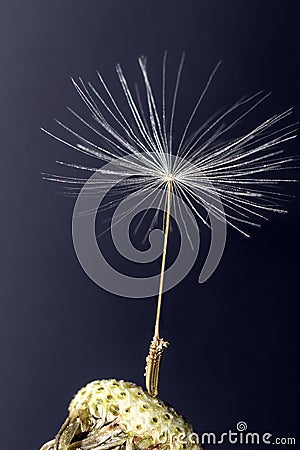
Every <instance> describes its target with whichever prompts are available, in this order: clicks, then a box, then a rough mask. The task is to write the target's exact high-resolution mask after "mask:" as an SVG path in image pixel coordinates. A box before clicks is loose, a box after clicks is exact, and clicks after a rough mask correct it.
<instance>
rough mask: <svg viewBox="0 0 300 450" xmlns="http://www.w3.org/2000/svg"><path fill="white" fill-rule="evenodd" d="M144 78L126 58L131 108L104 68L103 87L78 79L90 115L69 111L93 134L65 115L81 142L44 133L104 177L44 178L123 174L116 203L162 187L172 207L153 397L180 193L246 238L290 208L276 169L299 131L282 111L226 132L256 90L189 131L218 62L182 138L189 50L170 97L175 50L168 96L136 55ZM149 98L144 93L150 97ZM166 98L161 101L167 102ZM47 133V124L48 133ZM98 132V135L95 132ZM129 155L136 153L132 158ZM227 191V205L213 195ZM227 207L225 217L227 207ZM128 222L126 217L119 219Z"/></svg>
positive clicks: (287, 163)
mask: <svg viewBox="0 0 300 450" xmlns="http://www.w3.org/2000/svg"><path fill="white" fill-rule="evenodd" d="M138 63H139V67H140V71H141V74H142V78H143V83H144V84H143V90H140V89H139V88H137V87H136V88H135V90H133V89H132V88H131V87H130V86H129V83H128V81H127V79H126V77H125V75H124V73H123V70H122V68H121V66H120V65H117V66H116V72H117V76H118V79H119V82H120V85H121V88H122V91H123V94H124V98H125V100H126V105H127V111H126V112H123V110H122V108H121V106H119V102H118V101H117V100H116V98H115V96H114V94H113V93H112V92H111V90H110V89H109V87H108V85H107V84H106V82H105V81H104V79H103V77H102V76H101V75H100V74H99V73H98V79H99V85H100V86H99V88H98V87H97V88H96V87H94V85H93V84H91V83H84V82H83V81H82V80H81V79H79V80H78V81H75V80H72V82H73V85H74V87H75V89H76V91H77V92H78V94H79V96H80V97H81V99H82V101H83V102H84V104H85V106H86V108H87V110H88V112H89V114H90V115H91V118H92V120H90V118H85V117H84V116H82V115H80V114H78V113H77V112H75V111H74V110H73V109H71V108H69V111H70V113H71V114H72V115H73V116H74V117H75V118H76V120H78V121H79V122H80V124H81V125H82V126H84V127H86V130H87V131H88V134H87V135H83V134H79V133H77V132H76V131H75V129H73V128H71V127H69V126H66V125H64V124H62V123H61V122H59V121H58V124H59V125H60V126H61V127H63V129H64V130H65V131H67V132H68V133H69V134H70V135H71V136H72V138H74V139H75V141H76V142H74V143H73V141H72V140H71V141H69V140H64V139H62V138H60V137H57V136H55V135H54V134H52V133H50V132H48V131H46V133H48V134H49V135H50V136H52V137H54V138H55V139H57V140H58V141H60V142H63V143H65V144H66V145H68V146H70V147H72V148H74V149H76V150H77V151H79V152H82V153H84V154H86V155H88V156H91V157H93V158H95V159H96V162H97V163H98V164H99V167H98V164H95V165H96V167H89V166H81V165H78V164H72V163H63V162H61V163H60V164H63V165H65V166H68V167H71V168H74V169H78V170H80V171H83V172H84V171H88V172H91V171H92V172H98V173H99V174H102V175H103V178H102V179H101V181H97V182H95V181H93V180H89V179H88V178H85V177H84V176H82V177H78V178H77V177H60V176H58V175H45V178H46V179H48V180H53V181H59V182H62V183H66V184H67V185H68V186H69V189H68V192H69V193H70V194H73V193H76V188H78V187H79V189H80V187H81V186H82V185H85V187H87V188H88V189H89V192H90V193H91V194H92V193H97V192H99V191H101V190H104V191H105V192H107V191H109V189H110V187H112V186H114V184H115V180H116V177H119V176H121V178H122V180H123V181H122V182H121V183H120V184H119V185H118V186H117V189H116V192H117V194H118V196H117V198H116V199H115V200H113V201H111V202H110V204H109V206H112V205H115V204H116V203H117V202H119V201H120V200H122V198H126V196H128V195H129V194H131V193H133V192H135V193H143V194H144V195H146V196H147V195H150V194H151V193H153V192H154V193H155V195H156V197H158V198H159V201H160V204H165V205H166V208H165V211H166V214H165V222H164V246H163V252H162V264H161V276H160V285H159V290H158V307H157V315H156V322H155V332H154V336H153V340H152V343H151V346H150V352H149V355H148V358H147V366H146V384H147V388H148V391H149V393H150V394H151V395H153V396H156V395H157V392H158V374H159V365H160V360H161V355H162V352H163V349H164V348H165V347H166V345H167V343H166V342H165V341H164V340H163V339H162V338H160V333H159V322H160V311H161V301H162V292H163V282H164V272H165V262H166V253H167V244H168V236H169V225H170V208H171V203H172V202H173V204H174V209H175V211H176V213H177V214H180V215H181V214H182V209H181V206H180V203H179V201H178V199H182V200H183V201H184V202H185V203H186V204H187V206H188V207H189V208H190V209H191V211H192V212H193V213H194V214H195V215H196V216H197V217H198V219H199V220H200V221H201V222H202V223H203V224H205V225H207V226H210V223H209V221H208V219H207V210H210V211H211V214H212V215H214V216H215V217H216V218H218V219H220V220H225V221H226V223H227V224H228V225H230V226H231V227H232V228H234V229H236V230H237V231H238V232H240V233H241V234H242V235H244V236H249V233H248V231H247V228H246V229H245V227H247V226H248V225H252V226H259V224H260V221H261V220H262V219H268V215H269V213H271V212H274V213H285V212H286V207H285V204H286V201H287V200H288V199H289V196H288V195H286V194H283V193H281V192H278V190H276V189H275V187H276V186H277V185H278V184H279V183H280V182H287V181H289V182H291V181H295V180H291V179H288V178H280V177H277V176H274V175H273V174H274V173H277V172H278V171H282V170H283V169H289V168H292V167H293V164H294V160H295V158H293V157H290V156H285V155H284V153H283V149H282V145H283V144H285V143H286V142H287V141H290V140H292V139H294V138H295V137H296V133H295V125H294V124H284V123H285V120H286V119H287V118H289V116H290V115H291V113H292V109H288V110H286V111H284V112H282V113H280V114H274V115H273V116H272V117H270V118H268V119H267V120H265V121H264V122H262V123H261V124H259V125H257V126H255V127H252V128H250V129H249V130H248V131H246V132H245V133H244V134H242V135H239V136H237V137H235V138H226V135H228V132H229V131H231V130H232V129H233V128H234V127H235V126H236V125H237V124H239V123H240V122H241V121H242V119H244V118H246V117H247V116H248V114H250V113H251V112H253V110H254V109H255V108H257V107H258V106H259V105H260V104H261V103H262V102H263V101H265V100H266V98H267V97H268V95H265V94H263V92H258V93H257V94H255V95H253V96H251V97H243V98H241V99H239V100H238V101H237V102H235V103H234V104H233V105H232V106H230V107H229V108H228V109H227V110H225V111H223V112H220V113H218V114H216V115H214V116H213V117H212V118H210V119H208V120H207V121H206V122H205V123H204V124H203V125H202V126H201V127H199V128H198V129H196V131H193V132H192V131H191V128H192V125H193V123H194V122H195V121H196V116H197V112H198V110H199V108H200V106H201V104H202V102H203V99H204V98H205V96H206V95H207V93H208V90H209V87H210V85H211V83H212V81H213V79H214V76H215V74H216V71H217V70H218V68H219V65H220V63H219V64H217V66H216V67H215V69H214V70H213V72H212V73H211V75H210V76H209V78H208V80H207V83H206V84H205V86H204V89H203V90H202V92H201V93H200V95H199V97H198V98H197V99H196V102H195V106H194V108H193V109H192V111H191V114H190V116H189V117H187V120H186V124H185V126H183V127H182V129H183V131H182V134H181V137H180V139H179V144H178V145H176V144H175V140H174V127H175V125H174V123H175V115H176V103H177V99H178V96H179V95H180V79H181V74H182V71H183V65H184V55H183V57H182V58H181V60H180V63H179V67H178V71H177V76H176V79H175V84H174V89H173V94H172V97H171V101H170V102H169V101H168V99H167V95H166V92H167V80H166V67H167V53H165V54H164V58H163V64H162V93H161V95H160V96H159V98H158V97H157V96H156V95H155V94H154V92H153V88H152V85H151V82H150V79H149V76H148V71H147V60H146V58H145V57H141V58H139V60H138ZM143 99H144V100H143ZM159 103H161V107H159V106H158V105H159ZM44 131H45V130H44ZM90 134H92V135H94V139H91V138H88V137H87V136H88V135H90ZM128 156H130V159H128V158H125V157H128ZM106 162H112V163H114V164H115V167H116V168H117V169H116V170H113V171H108V170H107V169H106V168H105V166H104V167H103V166H102V165H103V163H106ZM216 198H219V199H220V200H221V202H222V208H221V207H220V206H218V204H217V203H216V202H215V200H216ZM223 207H224V210H225V215H224V211H223ZM120 220H122V217H121V218H120Z"/></svg>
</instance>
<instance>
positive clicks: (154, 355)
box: [145, 180, 172, 397]
mask: <svg viewBox="0 0 300 450" xmlns="http://www.w3.org/2000/svg"><path fill="white" fill-rule="evenodd" d="M171 192H172V180H169V181H168V190H167V209H166V216H165V230H164V245H163V252H162V261H161V271H160V279H159V290H158V300H157V309H156V319H155V329H154V335H153V338H152V341H151V343H150V347H149V353H148V356H147V358H146V370H145V377H146V387H147V390H148V392H149V394H150V395H152V396H153V397H156V396H157V394H158V379H159V371H160V363H161V358H162V354H163V351H164V349H165V348H166V347H167V346H168V342H166V341H164V339H162V338H160V337H159V324H160V313H161V304H162V293H163V287H164V275H165V266H166V256H167V246H168V236H169V228H170V212H171Z"/></svg>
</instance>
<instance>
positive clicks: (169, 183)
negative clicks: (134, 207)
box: [153, 181, 172, 338]
mask: <svg viewBox="0 0 300 450" xmlns="http://www.w3.org/2000/svg"><path fill="white" fill-rule="evenodd" d="M171 192H172V181H168V193H167V210H166V216H165V220H166V222H165V231H164V235H165V236H164V246H163V252H162V260H161V270H160V280H159V290H158V299H157V309H156V320H155V331H154V336H153V337H154V338H159V323H160V314H161V304H162V294H163V287H164V277H165V266H166V256H167V247H168V236H169V228H170V211H171Z"/></svg>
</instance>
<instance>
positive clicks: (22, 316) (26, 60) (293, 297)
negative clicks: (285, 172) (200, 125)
mask: <svg viewBox="0 0 300 450" xmlns="http://www.w3.org/2000/svg"><path fill="white" fill-rule="evenodd" d="M298 40H299V11H298V2H297V1H296V0H289V1H286V2H281V1H274V0H264V1H261V0H243V1H238V0H226V1H220V0H219V1H218V0H206V1H204V0H198V1H196V0H186V1H179V0H173V1H163V0H160V1H157V0H153V1H145V0H127V1H126V0H123V1H122V0H86V1H83V0H72V1H71V0H68V1H65V0H64V1H58V0H52V1H41V0H27V1H21V0H2V2H1V7H0V111H1V122H0V129H1V131H0V168H1V178H0V183H1V196H0V210H1V234H0V240H1V291H0V292H1V317H0V339H1V340H0V345H1V371H0V378H1V383H0V389H1V421H0V424H1V425H0V426H1V449H3V450H13V449H22V450H34V449H38V448H39V447H40V445H41V444H42V443H43V442H45V441H46V440H48V439H50V438H52V437H54V435H55V433H56V432H57V430H58V428H59V427H60V425H61V423H62V421H63V420H64V418H65V416H66V414H67V405H68V402H69V401H70V399H71V397H72V395H73V394H74V393H75V392H76V390H77V389H78V388H79V387H81V386H83V385H84V384H86V383H87V382H88V381H91V380H93V379H97V378H107V377H115V378H123V379H126V380H132V381H134V382H136V383H138V384H141V385H143V383H144V380H143V369H144V359H145V356H146V353H147V347H148V342H149V339H150V338H151V333H152V323H153V317H154V313H155V300H154V299H149V300H148V299H145V300H128V299H121V298H118V297H116V296H114V295H112V294H109V293H107V292H105V291H103V290H101V289H100V288H99V287H97V286H96V285H95V284H93V282H92V281H91V280H90V279H89V278H88V277H87V276H86V275H85V274H84V272H83V270H82V269H81V267H80V265H79V263H78V261H77V259H76V256H75V254H74V251H73V246H72V240H71V214H72V208H73V200H72V199H68V198H64V197H63V196H61V195H57V193H59V192H60V186H58V185H55V184H51V183H49V182H45V181H42V180H41V172H45V171H47V172H54V173H57V172H58V171H59V170H60V171H61V170H62V169H61V168H60V167H57V166H56V165H55V161H56V160H58V159H61V160H65V161H71V162H77V163H85V164H90V165H93V164H94V163H95V161H93V160H89V159H88V158H87V157H82V156H80V155H79V154H76V152H75V151H74V152H72V150H71V149H69V148H67V147H65V146H64V145H62V144H59V143H58V142H55V141H53V140H51V139H50V138H49V137H47V136H46V135H45V134H43V133H42V132H41V131H40V129H39V128H40V126H43V127H46V128H47V129H50V130H54V129H56V128H55V124H54V121H53V118H54V117H58V118H61V119H63V120H64V121H65V122H67V123H69V122H68V121H69V120H72V119H71V118H70V116H68V115H67V113H66V111H65V106H66V105H71V106H77V107H79V109H80V107H81V106H80V102H79V99H78V96H77V94H76V93H75V90H74V89H73V87H72V85H71V83H70V78H69V77H70V76H75V77H77V76H82V77H83V78H84V79H90V80H94V81H95V80H96V74H95V72H96V70H97V69H99V70H100V71H101V72H102V73H103V74H104V75H105V77H106V79H107V80H111V83H112V86H113V87H114V86H117V82H116V76H115V74H114V65H115V63H117V62H121V63H122V65H123V67H124V70H125V71H126V73H127V74H128V78H129V79H130V80H131V81H134V80H135V78H136V77H137V74H138V66H137V63H136V58H137V57H138V56H139V55H140V54H142V53H143V54H145V55H147V56H148V58H149V64H150V67H151V70H150V72H151V73H153V77H154V80H155V77H159V76H160V68H161V59H162V54H163V51H164V50H165V49H168V50H169V53H170V61H171V64H173V66H172V65H171V67H174V68H175V64H176V61H177V60H178V58H179V57H180V55H181V52H182V51H183V50H185V51H186V53H187V60H186V66H185V67H186V69H185V73H184V76H183V85H182V92H183V93H184V94H183V96H182V97H181V100H180V101H179V112H178V119H177V120H178V124H180V123H181V124H182V121H184V120H185V118H186V115H185V114H183V112H184V113H186V112H187V111H188V110H189V108H191V107H192V105H193V101H195V99H196V97H197V95H198V93H199V92H200V91H201V88H202V87H203V84H204V83H205V80H206V79H207V77H208V75H209V73H210V71H211V70H212V68H213V66H214V65H215V64H216V62H217V61H219V59H222V60H223V64H222V66H221V68H220V69H219V71H218V74H217V76H216V79H215V81H214V83H213V86H212V87H211V88H210V91H209V95H208V97H207V100H206V102H205V103H204V104H203V109H202V110H201V112H202V113H203V116H202V117H208V115H209V114H210V113H211V112H213V111H214V110H215V109H217V108H219V107H222V106H225V105H230V104H231V103H232V102H233V101H235V100H236V99H237V98H239V97H240V96H242V95H243V94H252V93H255V92H257V91H258V90H260V89H266V90H267V91H269V90H271V91H273V95H272V97H271V98H270V99H269V100H268V101H266V102H265V103H264V105H262V106H261V107H260V108H259V109H258V110H256V111H255V112H254V113H253V114H252V115H251V117H249V119H247V121H245V126H246V127H248V126H249V127H250V126H251V124H255V123H257V122H259V121H262V120H264V119H265V118H267V117H268V116H270V115H272V114H273V113H275V112H281V111H282V110H284V109H286V108H288V107H290V106H295V115H294V120H295V121H296V120H297V119H298V120H299V56H298V54H299V44H298ZM157 79H158V78H157ZM180 107H181V108H182V109H180ZM180 111H181V112H180ZM196 125H197V124H196ZM56 130H57V129H56ZM286 147H287V148H288V152H289V153H290V154H297V153H299V143H298V142H296V141H295V142H291V143H288V144H286ZM60 173H64V174H65V175H67V174H69V172H68V171H67V169H66V171H64V170H63V171H62V172H60ZM284 189H285V192H291V193H292V194H295V195H296V198H295V199H294V200H293V201H292V203H291V204H290V207H289V214H288V215H286V216H272V220H271V221H270V222H268V223H265V224H264V225H263V227H262V229H261V230H253V231H252V238H251V239H250V240H246V239H243V238H242V237H241V236H239V235H238V234H237V233H236V232H234V231H232V230H230V232H229V235H228V242H227V246H226V251H225V254H224V257H223V259H222V262H221V264H220V266H219V268H218V270H217V271H216V273H215V274H214V276H213V277H212V278H211V279H210V280H209V281H208V282H207V283H206V284H205V285H203V286H199V285H198V283H197V276H198V273H199V266H198V267H195V268H194V269H193V270H192V271H191V273H190V274H189V276H188V277H187V278H186V279H185V280H184V281H183V282H182V283H181V284H180V285H179V286H177V287H175V288H174V289H173V290H172V291H171V292H169V293H167V294H166V295H165V302H164V308H163V327H162V328H163V330H162V335H163V336H164V337H165V338H166V339H168V340H169V341H170V342H171V346H170V348H169V349H168V351H167V352H166V354H165V358H164V361H163V370H162V373H161V383H160V396H161V397H162V398H163V399H164V400H166V401H168V402H169V403H171V404H172V405H173V406H174V407H175V408H176V409H177V410H178V411H180V412H181V413H182V414H184V415H185V416H186V417H188V419H189V420H190V421H191V422H192V424H193V425H194V427H195V429H196V430H198V431H215V432H223V431H224V432H225V431H227V430H228V429H229V428H231V429H235V425H236V423H237V422H238V421H240V420H244V421H246V422H247V423H248V427H249V430H250V431H260V432H270V433H272V434H273V435H274V437H277V436H285V437H287V436H296V435H297V431H298V428H299V397H297V394H298V393H299V388H298V384H299V346H298V342H297V338H298V337H299V334H298V327H299V306H298V305H299V304H298V301H299V298H298V297H299V294H298V288H299V259H298V257H299V226H300V222H299V204H300V203H299V202H300V192H299V187H297V186H295V185H290V186H285V187H284ZM200 259H201V258H200ZM200 264H201V260H200V261H199V265H200ZM298 439H299V436H298ZM222 448H224V449H225V448H232V446H230V445H229V444H226V445H225V444H224V445H223V446H222ZM237 448H240V446H237ZM294 448H295V447H294Z"/></svg>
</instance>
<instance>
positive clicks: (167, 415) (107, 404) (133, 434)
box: [69, 380, 200, 450]
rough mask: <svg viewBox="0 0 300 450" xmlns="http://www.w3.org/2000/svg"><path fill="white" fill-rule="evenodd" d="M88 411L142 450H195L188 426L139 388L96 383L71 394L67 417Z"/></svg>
mask: <svg viewBox="0 0 300 450" xmlns="http://www.w3.org/2000/svg"><path fill="white" fill-rule="evenodd" d="M86 409H88V410H89V413H90V414H91V416H92V417H94V418H96V419H97V418H99V419H104V420H105V422H106V423H107V422H111V421H113V420H115V419H116V418H118V419H117V420H118V425H119V427H120V428H121V429H122V431H123V432H124V433H126V435H127V436H128V437H129V438H132V440H133V442H134V443H135V445H137V443H138V447H139V448H141V449H146V448H148V447H150V448H154V447H158V448H160V449H162V450H167V449H169V448H170V449H174V450H182V449H187V450H198V449H199V448H200V446H199V445H197V443H195V440H196V438H197V436H196V434H195V433H193V430H192V427H191V425H190V424H188V423H187V422H186V421H185V420H184V419H183V417H181V416H180V415H179V414H178V413H177V412H176V411H175V410H174V409H173V408H171V407H170V406H168V405H166V404H165V403H164V402H162V401H161V400H159V399H158V398H153V397H151V396H150V395H149V394H148V393H147V392H145V391H144V390H143V389H142V388H141V387H138V386H136V385H135V384H133V383H129V382H126V381H122V380H121V381H119V380H97V381H94V382H92V383H89V384H88V385H87V386H85V387H84V388H82V389H80V391H79V392H78V393H77V394H76V395H75V397H74V398H73V400H72V402H71V403H70V406H69V411H70V415H74V414H78V413H79V412H80V411H82V410H86Z"/></svg>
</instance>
